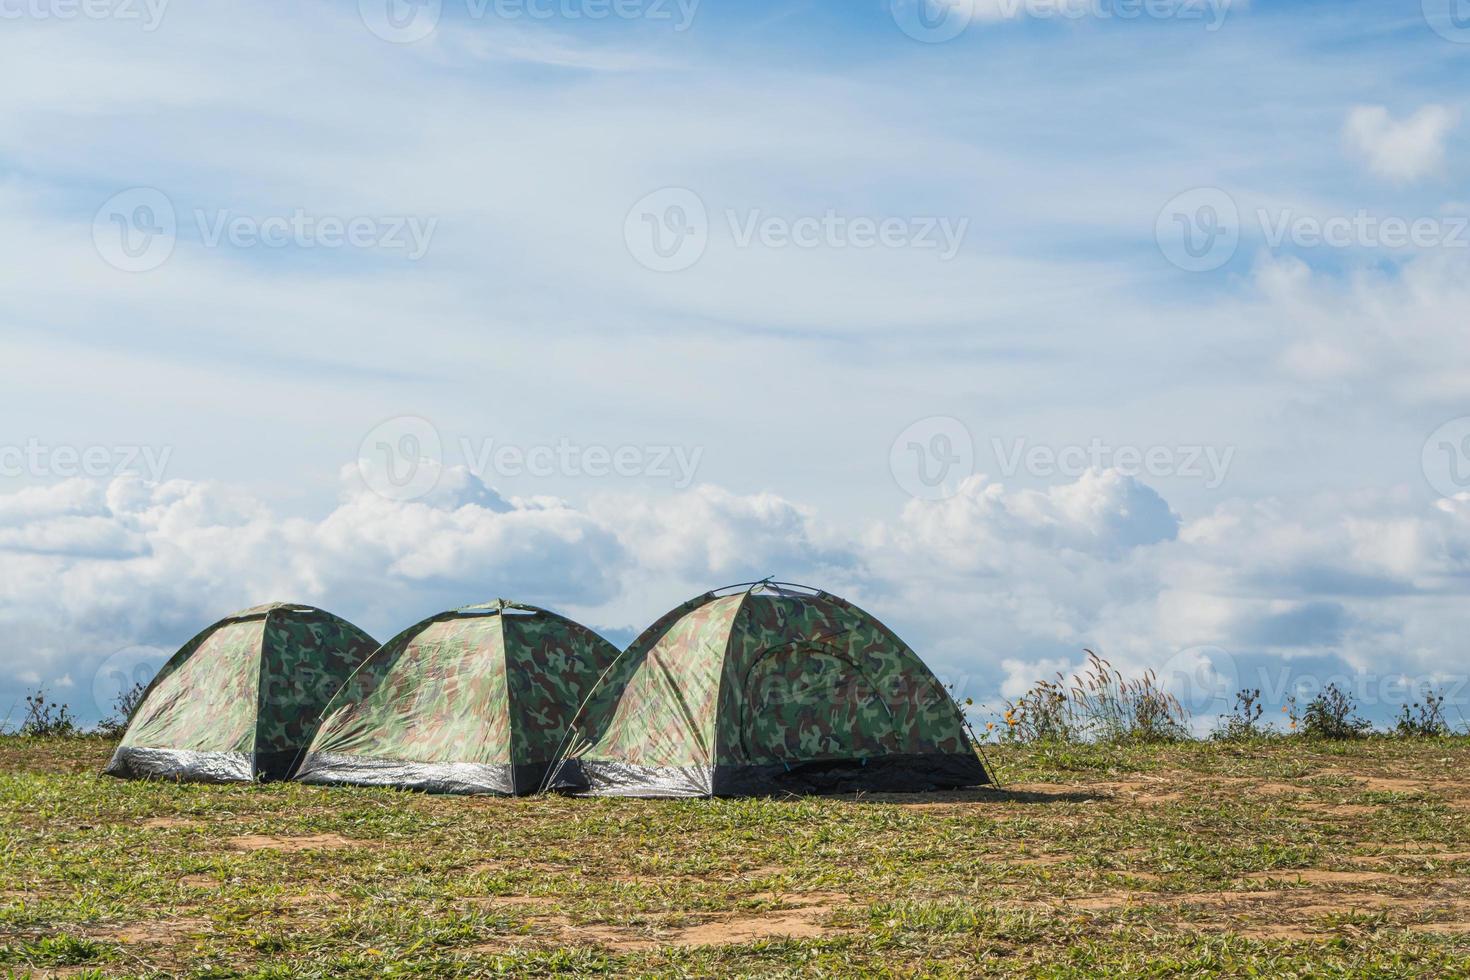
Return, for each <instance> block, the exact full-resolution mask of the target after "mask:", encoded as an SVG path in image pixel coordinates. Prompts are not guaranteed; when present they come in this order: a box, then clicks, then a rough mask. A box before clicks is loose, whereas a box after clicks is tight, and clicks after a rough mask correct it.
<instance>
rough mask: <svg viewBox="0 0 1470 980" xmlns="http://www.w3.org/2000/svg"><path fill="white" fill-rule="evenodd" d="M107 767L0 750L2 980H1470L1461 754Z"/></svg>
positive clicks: (1468, 832)
mask: <svg viewBox="0 0 1470 980" xmlns="http://www.w3.org/2000/svg"><path fill="white" fill-rule="evenodd" d="M110 748H111V746H110V745H109V744H108V743H106V742H103V741H101V740H98V739H92V738H77V739H23V738H15V737H8V738H0V975H4V974H5V972H6V971H10V972H13V973H16V974H20V975H25V974H27V973H52V972H54V973H56V974H62V975H78V976H157V975H169V976H173V975H177V976H220V977H225V976H249V977H317V976H319V977H337V976H347V977H355V976H363V977H367V976H374V977H377V976H481V975H496V974H507V975H527V976H551V975H561V974H576V975H607V976H623V975H629V974H633V975H653V976H722V977H723V976H732V975H736V976H740V975H750V976H757V975H758V976H773V975H776V976H784V975H791V976H796V975H832V974H842V975H852V974H855V975H874V976H878V975H883V976H887V975H903V976H970V975H975V974H977V973H981V974H986V973H989V974H1007V975H1016V974H1021V975H1031V976H1043V977H1091V976H1097V975H1112V976H1159V977H1163V976H1174V975H1178V974H1181V973H1182V974H1185V975H1196V976H1209V975H1229V976H1239V975H1260V976H1272V977H1290V976H1362V975H1369V976H1372V975H1378V976H1401V975H1405V974H1418V975H1423V976H1452V975H1465V974H1466V973H1470V780H1467V777H1466V776H1465V775H1464V774H1465V773H1466V772H1470V740H1467V739H1465V738H1446V739H1428V740H1420V741H1399V740H1391V739H1382V738H1375V739H1366V740H1361V741H1356V742H1353V743H1347V744H1340V745H1336V744H1322V743H1309V742H1305V741H1302V740H1286V739H1277V740H1272V741H1262V742H1258V743H1246V744H1222V743H1183V744H1178V745H1168V746H1161V747H1147V746H1124V747H1109V746H1080V747H1079V746H1070V747H1065V748H1051V749H1022V748H1015V747H1005V748H999V749H997V748H989V749H988V750H987V751H988V753H989V755H990V759H991V761H992V762H993V763H995V764H996V765H997V767H998V769H999V772H1000V775H1001V777H1002V780H1003V781H1004V783H1005V789H1004V790H1001V791H995V790H986V791H977V792H970V793H959V794H939V795H936V796H927V797H926V796H915V797H887V798H883V799H880V800H864V799H854V798H851V797H846V798H822V799H811V798H808V799H785V800H710V801H651V800H577V799H566V798H560V797H546V798H533V799H517V800H501V799H468V798H450V797H431V796H424V795H417V794H406V793H395V792H392V791H386V790H367V789H360V790H359V789H323V788H317V787H306V786H298V785H294V784H276V785H268V786H223V787H216V786H194V785H171V784H159V783H151V784H150V783H128V782H120V781H116V780H112V779H108V778H106V777H102V776H99V775H97V774H96V773H97V771H98V770H99V769H100V768H101V766H102V764H103V763H104V762H105V760H106V758H107V755H108V753H109V751H110ZM260 837H268V838H271V839H270V840H265V841H262V840H254V841H251V840H242V839H243V838H260ZM303 838H307V840H305V841H303ZM286 848H294V849H289V850H288V849H286Z"/></svg>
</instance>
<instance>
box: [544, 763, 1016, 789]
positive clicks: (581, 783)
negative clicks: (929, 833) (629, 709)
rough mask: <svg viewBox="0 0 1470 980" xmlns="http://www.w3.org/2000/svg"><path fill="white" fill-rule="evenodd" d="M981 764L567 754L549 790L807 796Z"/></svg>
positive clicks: (951, 785)
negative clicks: (664, 760) (639, 761)
mask: <svg viewBox="0 0 1470 980" xmlns="http://www.w3.org/2000/svg"><path fill="white" fill-rule="evenodd" d="M989 782H990V777H989V775H987V774H986V772H985V767H984V766H982V765H981V764H980V760H979V759H977V758H976V757H975V756H974V755H973V754H970V753H953V754H950V753H934V754H924V755H885V756H875V757H873V758H870V759H827V760H822V761H818V762H805V763H800V764H797V765H791V766H788V765H785V764H782V763H778V764H776V765H761V766H731V765H717V766H679V767H672V766H671V767H654V766H636V765H630V764H627V763H622V762H606V761H594V760H585V759H573V760H570V761H568V762H567V763H566V764H565V765H564V766H563V767H562V768H561V771H560V772H559V773H557V776H556V779H555V781H554V783H553V785H552V787H551V788H552V789H556V790H561V791H563V792H570V793H576V794H578V795H583V796H642V797H700V796H786V795H797V796H808V795H817V794H840V793H928V792H933V791H935V790H945V789H961V788H963V787H966V786H983V785H986V784H988V783H989Z"/></svg>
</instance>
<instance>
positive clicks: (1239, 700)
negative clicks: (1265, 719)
mask: <svg viewBox="0 0 1470 980" xmlns="http://www.w3.org/2000/svg"><path fill="white" fill-rule="evenodd" d="M1265 712H1266V709H1265V708H1263V707H1262V706H1261V689H1260V688H1259V687H1257V688H1243V689H1241V690H1239V691H1237V692H1236V694H1235V711H1234V712H1232V713H1231V714H1228V715H1221V716H1220V725H1219V727H1218V728H1216V729H1215V738H1217V739H1221V740H1224V741H1240V740H1243V739H1249V738H1260V737H1261V736H1262V735H1265V734H1266V731H1267V730H1266V728H1265V726H1263V725H1262V724H1261V723H1260V722H1261V715H1263V714H1265Z"/></svg>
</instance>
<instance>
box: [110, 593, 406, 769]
mask: <svg viewBox="0 0 1470 980" xmlns="http://www.w3.org/2000/svg"><path fill="white" fill-rule="evenodd" d="M377 645H378V644H377V641H376V640H374V639H373V638H372V637H370V636H368V635H367V634H366V633H364V632H363V631H362V630H360V629H358V628H357V627H356V626H353V625H352V624H351V623H349V622H347V621H346V620H344V619H339V618H337V617H336V616H333V615H332V614H331V613H328V612H323V611H322V610H320V609H316V608H313V607H311V606H298V605H291V604H289V603H274V604H272V605H267V606H257V607H255V608H254V609H247V610H245V611H244V612H238V613H236V614H235V615H233V616H228V617H226V618H225V619H222V620H220V621H219V622H217V623H215V624H214V625H213V626H211V627H209V628H208V629H206V630H205V631H204V632H202V633H200V634H199V635H198V636H196V637H194V639H192V640H190V641H189V642H188V643H186V644H184V646H183V647H182V648H180V650H179V651H178V652H177V653H175V654H174V655H173V657H172V658H170V659H169V661H168V663H166V664H164V665H163V668H162V669H161V670H160V671H159V672H158V674H157V676H155V677H154V678H153V681H152V683H150V684H149V685H148V688H147V690H146V691H145V692H144V693H143V698H142V700H141V701H140V702H139V703H138V707H137V710H136V711H134V712H133V717H132V719H131V721H130V722H129V724H128V729H127V731H126V732H125V733H123V738H122V743H121V744H120V745H119V746H118V748H117V751H116V752H115V753H113V756H112V761H111V762H110V763H108V766H107V769H106V770H105V771H106V772H107V773H108V774H109V775H113V776H120V777H122V778H124V779H142V778H146V777H149V776H156V777H160V778H164V779H184V780H193V781H201V782H249V781H251V780H253V779H255V778H257V777H259V778H262V779H286V778H288V777H289V776H290V775H291V771H292V769H293V767H294V765H295V763H296V760H297V759H298V758H300V756H301V752H302V750H304V749H305V748H306V746H307V743H308V742H310V741H311V736H312V735H313V734H314V733H315V726H316V721H317V719H318V718H319V717H321V712H322V708H323V707H325V706H326V703H327V701H328V699H329V698H331V696H332V694H333V693H335V692H336V691H337V689H338V688H340V687H341V686H342V682H343V681H344V680H346V678H347V677H348V676H349V675H351V673H352V672H353V671H354V670H355V669H357V666H358V665H359V664H361V663H362V662H363V660H365V659H366V658H367V657H368V655H369V654H371V653H372V652H373V650H375V649H376V648H377Z"/></svg>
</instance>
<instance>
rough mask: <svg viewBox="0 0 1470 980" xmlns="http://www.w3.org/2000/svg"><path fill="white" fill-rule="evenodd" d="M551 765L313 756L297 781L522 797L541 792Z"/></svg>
mask: <svg viewBox="0 0 1470 980" xmlns="http://www.w3.org/2000/svg"><path fill="white" fill-rule="evenodd" d="M549 768H550V765H549V764H548V763H545V762H533V763H527V764H524V765H510V764H486V763H478V762H406V761H403V760H398V759H371V758H367V757H364V756H356V755H336V754H332V753H312V754H311V755H308V756H307V757H306V759H305V761H303V762H302V763H301V769H300V771H299V772H297V774H296V779H297V780H298V781H300V782H303V783H312V784H315V785H320V786H342V785H346V786H391V787H395V788H397V789H410V790H419V791H422V792H425V793H449V794H454V795H458V796H525V795H527V794H530V793H535V792H537V791H538V790H540V789H541V783H542V781H543V780H545V778H546V770H547V769H549Z"/></svg>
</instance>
